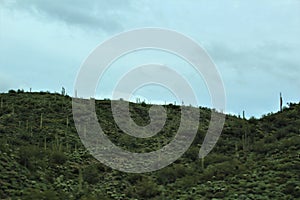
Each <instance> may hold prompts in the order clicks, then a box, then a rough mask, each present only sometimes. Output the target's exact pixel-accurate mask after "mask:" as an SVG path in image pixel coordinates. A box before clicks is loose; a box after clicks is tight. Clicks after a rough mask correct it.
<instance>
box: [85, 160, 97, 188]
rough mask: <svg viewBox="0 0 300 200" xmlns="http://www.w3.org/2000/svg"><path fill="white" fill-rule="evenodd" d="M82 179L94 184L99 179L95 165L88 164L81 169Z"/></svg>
mask: <svg viewBox="0 0 300 200" xmlns="http://www.w3.org/2000/svg"><path fill="white" fill-rule="evenodd" d="M82 175H83V180H84V181H86V182H88V183H90V184H96V183H98V181H99V180H100V177H99V171H98V168H97V166H96V165H90V166H88V167H86V168H85V169H84V170H83V173H82Z"/></svg>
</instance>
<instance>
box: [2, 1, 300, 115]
mask: <svg viewBox="0 0 300 200" xmlns="http://www.w3.org/2000/svg"><path fill="white" fill-rule="evenodd" d="M143 27H161V28H168V29H172V30H175V31H178V32H180V33H183V34H185V35H187V36H189V37H191V38H193V39H194V40H195V41H197V42H198V43H199V44H200V45H201V46H202V47H203V48H204V49H206V50H207V52H208V53H209V55H210V56H211V58H212V59H213V61H214V62H215V64H216V66H217V68H218V70H219V72H220V74H221V76H222V79H223V82H224V87H225V89H226V96H227V112H230V113H235V114H239V113H241V112H242V110H246V113H247V116H252V115H253V116H257V117H259V116H261V115H262V114H265V113H268V112H275V111H277V110H278V107H279V92H282V93H283V97H284V100H285V102H299V101H300V78H299V76H300V39H299V38H300V37H299V35H300V1H298V0H276V1H274V0H270V1H261V0H259V1H258V0H257V1H253V0H251V1H250V0H249V1H237V0H235V1H233V0H232V1H214V0H213V1H208V0H207V1H198V0H190V1H184V0H177V1H171V0H170V1H159V0H149V1H147V0H146V1H137V0H136V1H129V0H119V1H117V0H110V1H99V0H88V1H79V0H63V1H58V0H57V1H56V0H43V1H41V0H0V91H1V92H5V91H8V90H9V89H11V88H13V89H17V88H23V89H24V90H29V88H32V89H33V90H34V91H41V90H43V91H46V90H49V91H60V89H61V87H62V86H64V87H65V88H66V90H67V92H68V93H69V94H71V93H73V90H74V89H73V84H74V81H75V78H76V75H77V73H78V70H79V68H80V65H81V64H82V62H83V61H84V59H85V58H86V57H87V56H88V55H89V53H90V52H91V51H92V50H93V49H94V48H96V46H98V45H99V44H101V42H103V41H105V40H107V39H109V38H110V37H112V36H114V35H116V34H118V33H120V32H122V31H127V30H131V29H135V28H143ZM134 56H135V57H132V56H131V55H130V56H128V57H126V58H122V59H121V61H119V65H123V66H124V65H125V63H126V66H125V67H123V68H122V69H120V68H118V66H117V65H118V63H116V64H115V65H116V66H115V68H113V67H112V68H111V69H110V71H109V72H108V74H107V77H104V78H103V84H102V85H101V84H100V85H101V87H102V88H101V87H100V86H99V87H100V88H101V89H100V90H99V94H98V95H99V96H103V97H109V95H110V91H111V90H112V85H114V81H116V80H117V78H116V79H115V77H119V76H121V75H122V71H124V68H126V67H127V68H130V66H132V65H136V64H138V63H143V62H145V61H146V62H149V61H151V62H155V61H156V62H160V63H164V64H168V65H174V67H175V68H176V69H178V70H179V71H180V72H181V73H182V74H184V76H185V77H186V78H188V79H189V80H190V81H191V82H192V84H194V85H199V88H201V89H202V88H203V93H201V94H199V95H198V98H199V99H200V100H199V102H200V104H201V105H203V106H210V98H209V96H208V92H207V91H205V84H204V82H203V80H201V77H200V78H199V77H198V76H195V75H194V73H193V71H191V70H190V69H188V68H189V66H188V65H187V64H186V63H184V62H182V61H181V60H180V59H178V58H176V57H175V56H172V55H165V53H162V52H160V53H158V54H157V52H151V51H148V52H143V53H142V54H141V53H140V54H139V53H137V54H136V55H134ZM161 59H162V60H161ZM141 90H142V89H141ZM141 94H143V95H144V96H145V98H147V100H148V101H152V102H156V101H159V100H160V101H162V102H164V101H165V100H167V101H173V99H172V98H171V95H170V94H168V92H166V91H164V90H162V89H161V88H157V87H152V88H150V87H149V88H144V91H143V92H141Z"/></svg>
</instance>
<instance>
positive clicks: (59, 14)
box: [0, 0, 133, 32]
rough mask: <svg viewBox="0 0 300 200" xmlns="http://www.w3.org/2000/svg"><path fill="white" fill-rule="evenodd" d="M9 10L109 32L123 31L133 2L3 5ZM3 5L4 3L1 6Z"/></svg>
mask: <svg viewBox="0 0 300 200" xmlns="http://www.w3.org/2000/svg"><path fill="white" fill-rule="evenodd" d="M2 3H3V5H4V6H5V7H6V8H9V9H12V10H21V11H25V12H28V13H30V14H32V15H34V16H36V17H37V18H39V19H45V18H46V19H49V20H57V21H60V22H64V23H66V24H68V25H72V26H80V27H86V28H94V29H101V30H104V31H106V32H115V31H120V30H123V25H122V23H120V21H121V20H120V18H121V16H122V14H123V12H129V11H130V10H131V9H133V7H131V2H130V1H127V0H124V1H117V0H112V1H96V0H95V1H80V0H64V1H60V2H59V3H58V2H57V1H53V0H43V1H40V0H16V1H14V2H11V1H4V2H2ZM0 4H1V3H0Z"/></svg>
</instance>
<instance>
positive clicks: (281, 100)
mask: <svg viewBox="0 0 300 200" xmlns="http://www.w3.org/2000/svg"><path fill="white" fill-rule="evenodd" d="M279 103H280V112H282V105H283V99H282V94H281V92H280V100H279Z"/></svg>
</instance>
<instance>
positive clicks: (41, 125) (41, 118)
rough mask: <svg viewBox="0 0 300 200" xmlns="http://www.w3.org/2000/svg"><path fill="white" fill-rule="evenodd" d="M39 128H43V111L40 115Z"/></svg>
mask: <svg viewBox="0 0 300 200" xmlns="http://www.w3.org/2000/svg"><path fill="white" fill-rule="evenodd" d="M40 128H43V113H41V116H40Z"/></svg>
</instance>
